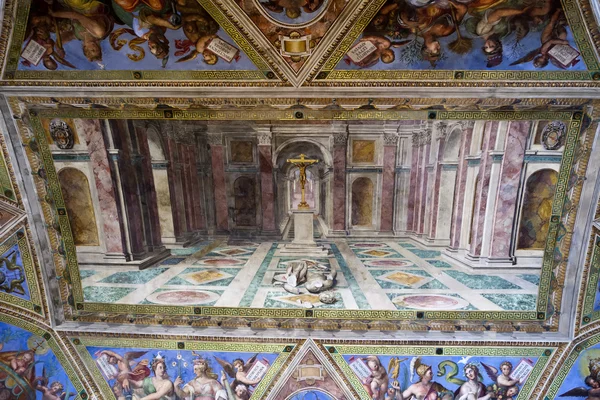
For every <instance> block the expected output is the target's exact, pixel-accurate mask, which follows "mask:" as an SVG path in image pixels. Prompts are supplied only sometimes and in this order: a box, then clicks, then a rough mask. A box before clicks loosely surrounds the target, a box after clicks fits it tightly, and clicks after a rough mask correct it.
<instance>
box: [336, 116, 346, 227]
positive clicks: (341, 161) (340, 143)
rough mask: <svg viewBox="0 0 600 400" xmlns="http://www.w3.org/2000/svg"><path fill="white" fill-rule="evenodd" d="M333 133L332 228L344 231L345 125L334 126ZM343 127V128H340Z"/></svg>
mask: <svg viewBox="0 0 600 400" xmlns="http://www.w3.org/2000/svg"><path fill="white" fill-rule="evenodd" d="M336 128H337V129H338V131H337V132H334V134H333V230H334V233H335V232H337V233H342V234H345V233H346V146H347V144H348V131H347V127H346V126H336ZM342 129H343V130H342Z"/></svg>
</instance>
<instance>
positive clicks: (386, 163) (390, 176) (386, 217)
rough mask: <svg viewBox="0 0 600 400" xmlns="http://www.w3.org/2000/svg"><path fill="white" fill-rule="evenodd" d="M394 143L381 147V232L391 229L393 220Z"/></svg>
mask: <svg viewBox="0 0 600 400" xmlns="http://www.w3.org/2000/svg"><path fill="white" fill-rule="evenodd" d="M396 147H397V146H396V145H392V146H385V147H384V148H383V176H382V186H383V187H382V190H381V225H380V228H379V229H380V230H381V231H382V232H389V231H391V230H392V225H393V221H394V192H395V183H396V179H395V177H396V170H395V169H396Z"/></svg>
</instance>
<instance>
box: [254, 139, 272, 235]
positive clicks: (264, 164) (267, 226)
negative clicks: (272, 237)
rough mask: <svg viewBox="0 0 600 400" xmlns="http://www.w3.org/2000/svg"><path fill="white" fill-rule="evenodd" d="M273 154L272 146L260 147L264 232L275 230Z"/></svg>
mask: <svg viewBox="0 0 600 400" xmlns="http://www.w3.org/2000/svg"><path fill="white" fill-rule="evenodd" d="M271 152H272V150H271V145H270V144H269V145H259V146H258V158H259V163H260V190H261V208H262V230H263V231H274V230H275V191H274V184H273V161H272V155H271Z"/></svg>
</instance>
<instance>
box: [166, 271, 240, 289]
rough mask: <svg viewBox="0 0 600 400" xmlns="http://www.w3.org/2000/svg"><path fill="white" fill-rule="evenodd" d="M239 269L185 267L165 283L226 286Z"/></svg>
mask: <svg viewBox="0 0 600 400" xmlns="http://www.w3.org/2000/svg"><path fill="white" fill-rule="evenodd" d="M239 271H240V269H239V268H218V269H216V268H186V269H185V270H184V271H183V272H182V273H180V274H179V275H177V276H176V277H175V278H173V279H171V280H170V281H169V282H167V283H166V284H165V285H210V286H227V285H229V284H230V283H231V281H232V280H233V279H234V278H235V276H236V275H237V274H238V272H239Z"/></svg>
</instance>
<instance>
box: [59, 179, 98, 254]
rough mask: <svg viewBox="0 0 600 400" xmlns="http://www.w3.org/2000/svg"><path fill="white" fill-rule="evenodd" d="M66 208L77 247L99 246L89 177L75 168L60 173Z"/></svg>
mask: <svg viewBox="0 0 600 400" xmlns="http://www.w3.org/2000/svg"><path fill="white" fill-rule="evenodd" d="M58 180H59V182H60V187H61V189H62V194H63V199H64V202H65V208H66V209H67V215H68V216H69V224H70V225H71V231H72V234H73V240H74V242H75V245H76V246H98V245H99V244H100V242H99V239H98V229H97V227H96V216H95V213H94V205H93V203H92V196H91V194H90V185H89V181H88V178H87V176H85V174H84V173H83V172H81V171H80V170H78V169H75V168H63V169H61V170H60V171H59V173H58Z"/></svg>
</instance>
